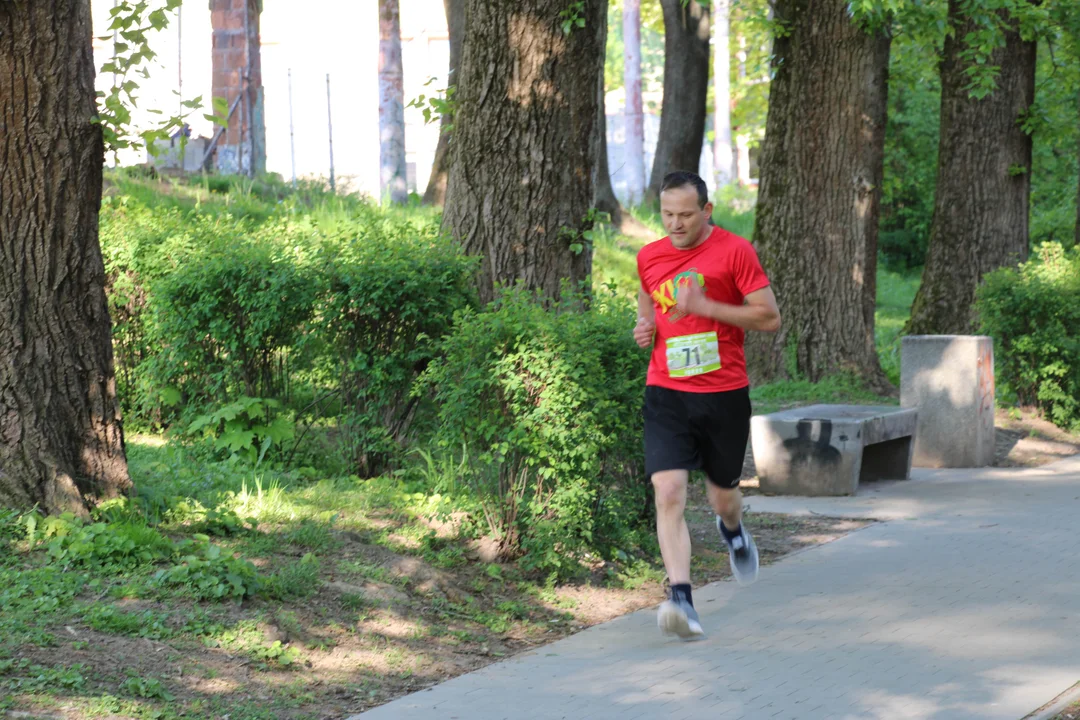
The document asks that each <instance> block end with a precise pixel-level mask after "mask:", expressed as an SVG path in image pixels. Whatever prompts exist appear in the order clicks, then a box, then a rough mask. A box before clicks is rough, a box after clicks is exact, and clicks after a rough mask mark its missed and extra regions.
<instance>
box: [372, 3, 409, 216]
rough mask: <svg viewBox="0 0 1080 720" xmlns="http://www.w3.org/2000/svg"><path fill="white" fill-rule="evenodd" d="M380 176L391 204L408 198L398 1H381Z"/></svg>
mask: <svg viewBox="0 0 1080 720" xmlns="http://www.w3.org/2000/svg"><path fill="white" fill-rule="evenodd" d="M379 171H380V172H379V175H380V188H379V189H380V191H381V192H382V194H383V196H384V197H386V196H388V197H389V199H390V202H392V203H394V204H396V205H402V204H404V203H405V202H407V201H408V199H409V188H408V185H407V183H406V169H405V85H404V73H403V72H402V67H401V13H400V9H399V6H398V0H379Z"/></svg>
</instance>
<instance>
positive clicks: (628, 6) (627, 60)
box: [622, 0, 645, 206]
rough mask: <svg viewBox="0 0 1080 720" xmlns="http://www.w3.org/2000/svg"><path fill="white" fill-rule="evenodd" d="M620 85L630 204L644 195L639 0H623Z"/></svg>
mask: <svg viewBox="0 0 1080 720" xmlns="http://www.w3.org/2000/svg"><path fill="white" fill-rule="evenodd" d="M622 22H623V88H624V90H625V92H626V101H625V107H624V109H623V126H624V128H625V134H626V140H625V142H624V143H623V148H624V156H625V159H626V194H627V203H628V204H629V205H630V206H634V205H640V204H641V201H642V200H643V199H644V196H645V111H644V108H643V107H642V102H641V0H624V2H623V12H622Z"/></svg>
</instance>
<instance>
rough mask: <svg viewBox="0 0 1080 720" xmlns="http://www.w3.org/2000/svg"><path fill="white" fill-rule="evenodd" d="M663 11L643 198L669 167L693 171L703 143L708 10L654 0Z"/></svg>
mask: <svg viewBox="0 0 1080 720" xmlns="http://www.w3.org/2000/svg"><path fill="white" fill-rule="evenodd" d="M660 5H661V6H662V7H663V10H664V102H663V105H662V106H661V109H660V111H661V115H660V138H659V141H658V142H657V143H656V154H655V155H654V156H653V167H652V176H651V177H650V179H649V190H648V192H647V194H646V202H651V203H655V202H657V200H658V199H659V197H660V183H661V182H662V181H663V179H664V176H665V175H667V174H668V173H669V172H672V171H674V170H689V171H690V172H697V171H698V170H699V168H700V167H701V150H702V148H703V147H704V145H705V102H706V98H707V95H708V92H709V34H710V33H711V32H712V27H711V23H710V22H709V9H708V8H707V7H705V6H704V5H702V4H701V3H699V2H698V1H697V0H690V2H684V0H660Z"/></svg>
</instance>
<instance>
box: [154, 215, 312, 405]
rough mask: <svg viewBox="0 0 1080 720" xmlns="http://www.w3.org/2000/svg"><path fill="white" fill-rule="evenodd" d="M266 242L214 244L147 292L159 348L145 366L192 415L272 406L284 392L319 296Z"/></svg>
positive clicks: (287, 257)
mask: <svg viewBox="0 0 1080 720" xmlns="http://www.w3.org/2000/svg"><path fill="white" fill-rule="evenodd" d="M269 235H270V233H269V232H264V237H261V238H255V239H251V240H247V239H242V238H218V239H216V240H215V241H214V242H213V243H212V244H211V245H210V246H209V247H207V248H205V249H204V250H202V251H201V252H200V253H199V254H198V255H197V256H196V257H192V258H189V259H188V261H187V262H185V263H184V264H182V265H180V266H179V267H177V268H175V269H174V270H173V271H172V272H171V273H169V274H168V275H165V276H163V277H161V278H160V279H159V280H157V281H156V282H154V283H153V284H152V294H153V301H152V303H151V309H152V317H153V321H154V326H155V332H156V340H157V342H158V343H159V347H160V352H159V353H158V354H157V355H155V356H154V357H153V358H151V359H150V360H149V363H150V364H151V366H152V375H153V380H154V382H155V383H157V384H159V385H161V386H165V387H171V388H175V389H176V390H178V391H179V392H180V393H181V395H182V396H183V398H184V400H185V401H186V402H187V403H189V404H191V405H192V406H194V407H202V406H205V405H206V404H209V403H214V404H218V403H220V401H221V399H222V398H229V397H236V396H237V395H247V396H249V397H266V398H273V397H278V396H280V395H282V394H283V393H284V391H285V389H286V384H287V378H288V369H287V364H288V362H289V356H290V348H292V346H293V345H294V344H296V343H297V341H298V340H299V339H300V330H301V329H302V327H303V325H304V323H305V322H306V321H307V320H308V318H309V317H310V316H311V313H312V309H313V306H314V301H315V297H316V293H317V289H316V287H315V285H314V282H313V281H312V278H311V277H310V276H309V275H308V274H307V272H306V271H305V269H304V267H303V266H302V265H301V264H300V263H299V262H297V260H296V258H295V257H293V256H292V255H291V254H290V252H289V251H288V250H287V249H286V248H284V247H281V245H279V244H278V243H276V242H272V241H271V240H270V238H269V237H267V236H269ZM176 399H179V398H176Z"/></svg>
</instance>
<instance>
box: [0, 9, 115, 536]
mask: <svg viewBox="0 0 1080 720" xmlns="http://www.w3.org/2000/svg"><path fill="white" fill-rule="evenodd" d="M90 41H91V28H90V4H89V3H88V2H86V0H55V2H48V3H44V2H38V1H37V0H14V1H10V0H9V1H8V2H2V3H0V128H3V131H2V132H0V506H8V507H16V508H29V507H32V506H33V505H35V504H36V505H39V506H40V507H41V508H43V509H45V510H47V511H49V512H62V511H73V512H76V513H79V514H83V515H85V514H86V511H87V508H88V506H89V505H90V504H93V503H95V502H97V501H100V500H102V499H106V498H111V497H115V496H117V495H118V494H119V493H122V492H125V491H126V490H128V489H129V488H130V487H131V481H130V479H129V478H128V471H127V460H126V458H125V455H124V438H123V432H122V429H121V425H120V413H119V408H118V406H117V402H116V380H115V376H114V372H113V354H112V338H111V335H112V328H111V323H110V321H109V314H108V310H107V305H106V301H105V268H104V265H103V263H102V258H101V248H100V246H99V245H98V208H99V207H100V205H101V183H102V176H101V171H102V163H103V161H104V146H103V143H102V134H101V127H100V126H98V125H96V124H94V122H93V119H94V117H95V115H96V107H95V104H94V58H93V52H92V49H91V45H90ZM58 48H59V49H61V50H62V51H60V52H58V51H57V49H58Z"/></svg>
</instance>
